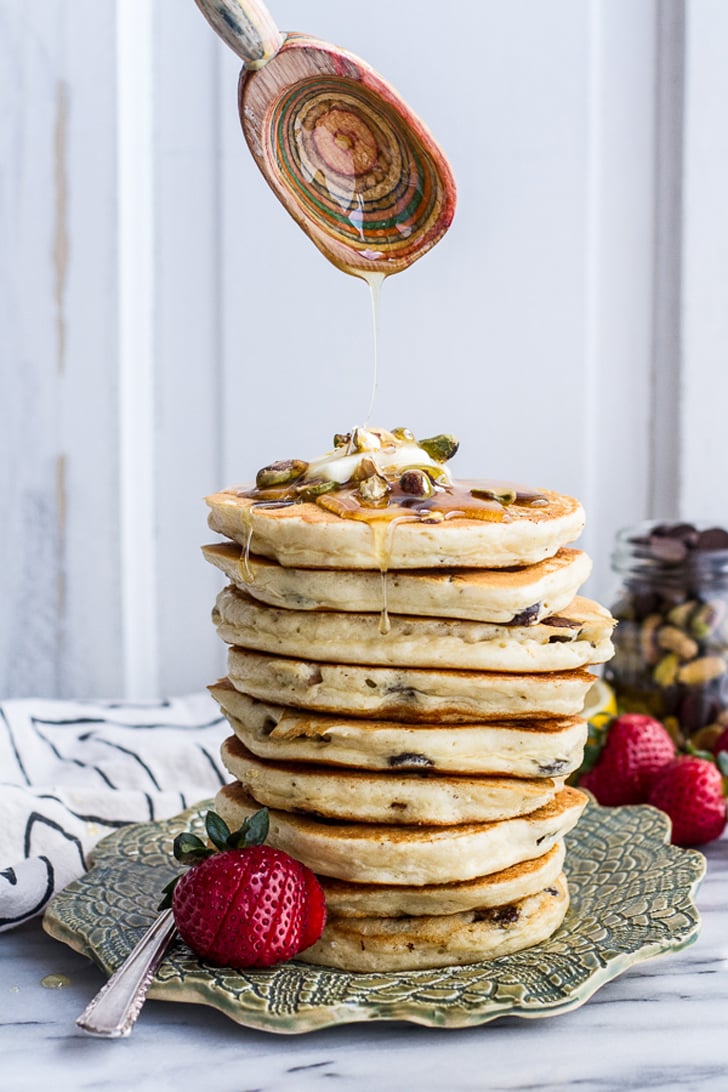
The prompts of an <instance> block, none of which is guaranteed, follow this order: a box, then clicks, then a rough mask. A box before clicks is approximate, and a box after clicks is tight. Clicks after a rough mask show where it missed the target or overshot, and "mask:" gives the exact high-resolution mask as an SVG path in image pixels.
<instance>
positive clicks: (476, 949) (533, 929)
mask: <svg viewBox="0 0 728 1092" xmlns="http://www.w3.org/2000/svg"><path fill="white" fill-rule="evenodd" d="M568 908H569V889H568V885H567V882H566V877H565V875H564V874H563V873H561V875H559V876H558V877H557V878H556V879H555V880H553V881H552V883H550V884H549V886H548V887H546V888H544V889H543V890H542V891H539V892H538V893H537V894H534V895H527V896H526V897H525V898H523V899H519V900H517V901H516V902H512V903H508V904H507V905H505V906H501V907H492V908H488V909H484V910H482V911H479V910H471V911H468V912H466V913H459V914H448V915H442V916H423V917H407V918H336V917H332V918H330V919H329V920H328V921H327V923H326V926H325V927H324V931H323V934H322V936H321V938H320V939H319V940H318V941H317V942H316V943H315V944H314V945H313V946H312V947H311V948H307V949H306V950H305V951H304V952H301V953H300V955H299V956H298V957H297V958H298V959H300V960H301V961H302V962H304V963H312V964H315V965H317V966H323V967H338V968H340V969H341V970H346V971H369V972H378V971H385V972H386V971H416V970H425V969H427V968H432V967H452V966H462V965H464V964H468V963H480V962H483V961H485V960H489V959H497V958H498V957H499V956H504V955H510V954H511V953H512V952H519V951H522V950H523V949H524V948H530V947H532V946H533V945H534V944H540V943H541V942H542V941H544V940H547V939H548V937H550V936H551V935H552V934H553V933H554V932H555V931H556V930H557V929H558V927H559V926H560V925H561V923H562V921H563V920H564V918H565V916H566V912H567V910H568Z"/></svg>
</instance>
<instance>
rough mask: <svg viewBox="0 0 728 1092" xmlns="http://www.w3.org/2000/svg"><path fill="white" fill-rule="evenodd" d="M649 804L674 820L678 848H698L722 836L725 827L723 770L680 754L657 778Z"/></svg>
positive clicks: (651, 791) (675, 843) (674, 840)
mask: <svg viewBox="0 0 728 1092" xmlns="http://www.w3.org/2000/svg"><path fill="white" fill-rule="evenodd" d="M647 802H648V803H649V804H653V805H654V806H655V807H656V808H661V809H662V811H664V812H667V814H668V815H669V816H670V819H671V820H672V836H671V841H672V842H673V844H674V845H676V846H699V845H702V844H703V843H704V842H712V841H713V839H714V838H718V837H720V835H721V834H722V833H723V830H724V828H725V825H726V801H725V796H724V794H723V778H722V777H721V774H720V770H719V769H718V767H717V766H716V765H715V764H714V763H713V762H710V761H708V760H707V759H705V758H698V757H697V756H695V755H681V756H680V757H679V758H676V759H675V760H674V761H673V762H670V763H669V764H668V765H667V766H665V768H664V769H662V770H660V772H659V773H658V774H657V776H656V777H655V780H654V781H653V783H652V788H651V789H650V793H649V796H648V798H647Z"/></svg>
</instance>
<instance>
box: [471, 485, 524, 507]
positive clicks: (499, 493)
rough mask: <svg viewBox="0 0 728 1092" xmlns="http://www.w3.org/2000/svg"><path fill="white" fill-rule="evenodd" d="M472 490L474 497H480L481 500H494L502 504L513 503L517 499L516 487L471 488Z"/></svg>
mask: <svg viewBox="0 0 728 1092" xmlns="http://www.w3.org/2000/svg"><path fill="white" fill-rule="evenodd" d="M470 492H471V493H472V494H473V496H474V497H479V498H480V499H481V500H494V501H498V502H499V503H500V504H513V502H514V500H515V499H516V490H515V489H481V488H476V489H471V490H470Z"/></svg>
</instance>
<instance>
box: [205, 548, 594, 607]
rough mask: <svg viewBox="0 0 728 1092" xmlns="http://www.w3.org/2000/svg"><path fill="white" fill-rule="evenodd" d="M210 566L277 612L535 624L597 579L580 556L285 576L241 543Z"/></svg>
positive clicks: (214, 551) (214, 552)
mask: <svg viewBox="0 0 728 1092" xmlns="http://www.w3.org/2000/svg"><path fill="white" fill-rule="evenodd" d="M202 552H203V554H204V555H205V557H206V559H207V560H208V561H209V562H210V563H211V564H212V565H215V566H217V568H218V569H220V570H221V571H222V572H223V573H224V574H225V575H226V576H227V578H228V579H229V580H230V581H232V583H233V584H235V586H236V587H237V588H239V589H240V590H241V591H247V592H249V594H250V595H252V596H254V597H255V598H256V599H259V600H260V601H261V602H262V603H268V604H269V605H270V606H273V607H285V608H288V609H292V610H342V611H352V612H361V613H379V612H381V611H382V609H383V607H384V605H385V601H386V607H387V609H388V610H389V611H390V612H391V613H392V614H413V615H424V616H429V617H435V618H464V619H468V620H470V621H473V622H499V623H502V624H509V623H513V622H516V623H518V624H522V625H525V624H529V623H533V622H537V621H540V619H542V618H548V617H549V616H551V615H553V614H557V613H558V612H559V611H561V610H563V609H564V608H565V607H567V606H568V605H569V603H571V601H572V599H573V598H574V596H575V595H576V593H577V591H578V589H579V588H580V587H581V585H582V584H583V583H584V582H585V581H586V579H587V578H588V576H589V573H590V572H591V561H590V559H589V558H588V557H587V555H586V554H585V553H584V552H583V551H582V550H573V549H567V548H565V549H562V550H559V551H558V553H557V554H555V556H554V557H551V558H547V559H546V560H545V561H541V562H538V563H537V564H535V565H528V566H522V567H519V568H510V569H446V570H444V571H443V570H438V569H420V570H391V571H389V572H387V573H386V577H385V580H384V581H383V579H382V575H381V573H379V572H371V571H367V570H364V569H360V570H349V571H347V570H346V569H301V568H293V569H292V568H286V567H284V566H283V565H279V564H278V563H277V562H275V561H269V560H268V559H266V558H263V557H255V556H253V555H252V554H251V555H249V556H248V558H247V559H246V558H245V556H244V551H243V548H242V547H241V546H240V545H239V544H238V543H233V542H218V543H215V544H213V545H209V546H203V547H202Z"/></svg>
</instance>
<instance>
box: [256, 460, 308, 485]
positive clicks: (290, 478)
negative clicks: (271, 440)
mask: <svg viewBox="0 0 728 1092" xmlns="http://www.w3.org/2000/svg"><path fill="white" fill-rule="evenodd" d="M307 470H308V463H306V462H304V461H303V459H282V460H281V461H280V462H277V463H271V464H270V466H264V467H263V469H262V470H259V471H258V473H257V474H256V475H255V484H256V486H257V487H258V489H270V488H271V486H274V485H289V484H290V483H291V482H295V481H298V479H299V478H301V477H303V475H304V474H305V473H306V471H307Z"/></svg>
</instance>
